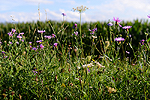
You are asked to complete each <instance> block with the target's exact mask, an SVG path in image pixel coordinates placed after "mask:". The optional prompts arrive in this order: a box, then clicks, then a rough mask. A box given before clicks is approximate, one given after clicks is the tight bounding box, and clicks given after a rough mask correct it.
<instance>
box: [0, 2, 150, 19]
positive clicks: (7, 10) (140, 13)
mask: <svg viewBox="0 0 150 100" xmlns="http://www.w3.org/2000/svg"><path fill="white" fill-rule="evenodd" d="M81 5H83V6H86V7H88V8H89V9H88V10H86V11H85V12H84V13H82V22H95V21H109V20H110V21H112V19H113V17H119V19H121V20H124V21H133V20H134V19H148V17H147V15H148V14H150V0H1V3H0V22H14V21H13V20H12V18H13V19H14V20H15V22H31V21H37V20H39V15H38V7H39V8H40V19H41V21H45V20H46V13H47V19H48V20H57V21H62V19H63V18H62V15H61V14H62V12H64V13H66V15H67V16H66V17H65V20H67V21H76V22H78V21H79V13H78V12H73V10H72V8H76V7H77V6H81ZM45 11H46V12H45Z"/></svg>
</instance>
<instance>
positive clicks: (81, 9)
mask: <svg viewBox="0 0 150 100" xmlns="http://www.w3.org/2000/svg"><path fill="white" fill-rule="evenodd" d="M72 9H73V10H74V11H78V12H79V13H80V29H79V30H80V39H81V47H83V45H82V44H83V43H82V33H81V13H82V12H84V11H86V10H87V9H88V8H87V7H86V6H85V7H83V5H81V6H80V7H76V8H72Z"/></svg>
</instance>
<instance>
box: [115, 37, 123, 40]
mask: <svg viewBox="0 0 150 100" xmlns="http://www.w3.org/2000/svg"><path fill="white" fill-rule="evenodd" d="M124 40H125V39H124V38H122V37H118V38H115V41H124Z"/></svg>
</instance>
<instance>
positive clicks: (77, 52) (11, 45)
mask: <svg viewBox="0 0 150 100" xmlns="http://www.w3.org/2000/svg"><path fill="white" fill-rule="evenodd" d="M80 13H81V12H80ZM63 16H65V15H63ZM112 19H113V20H112V21H110V22H101V23H100V22H95V23H94V22H91V23H82V24H81V16H80V23H79V22H76V23H75V22H67V21H64V20H63V21H62V22H56V21H45V22H40V21H38V22H32V23H6V24H3V23H1V24H0V32H1V33H0V36H1V40H0V99H1V100H3V99H4V100H13V99H14V100H19V99H20V100H21V99H22V100H36V99H37V100H57V99H58V100H101V99H106V100H107V99H108V100H112V99H115V100H129V99H131V100H136V99H137V100H149V99H150V33H149V30H148V29H149V27H150V23H149V22H148V21H145V22H142V20H141V21H139V20H135V21H134V22H123V21H120V20H119V18H112Z"/></svg>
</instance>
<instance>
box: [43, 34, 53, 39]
mask: <svg viewBox="0 0 150 100" xmlns="http://www.w3.org/2000/svg"><path fill="white" fill-rule="evenodd" d="M44 37H45V38H47V39H51V38H52V37H51V36H46V35H45V36H44Z"/></svg>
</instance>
